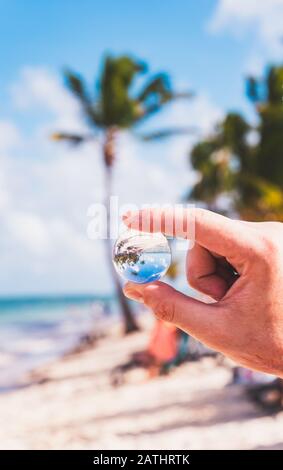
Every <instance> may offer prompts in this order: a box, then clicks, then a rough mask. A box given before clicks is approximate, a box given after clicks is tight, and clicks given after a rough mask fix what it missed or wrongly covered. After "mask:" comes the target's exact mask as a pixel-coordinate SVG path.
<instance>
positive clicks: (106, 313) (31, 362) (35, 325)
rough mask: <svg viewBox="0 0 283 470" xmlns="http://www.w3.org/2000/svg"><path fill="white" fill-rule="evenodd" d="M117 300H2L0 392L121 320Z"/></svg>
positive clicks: (93, 298)
mask: <svg viewBox="0 0 283 470" xmlns="http://www.w3.org/2000/svg"><path fill="white" fill-rule="evenodd" d="M117 314H118V309H117V304H116V302H115V299H114V298H110V297H98V296H97V297H95V296H73V297H70V296H60V297H51V296H50V297H17V298H0V393H1V392H2V393H3V392H6V391H9V390H11V389H14V388H16V387H17V386H19V384H20V383H21V379H22V377H23V376H24V374H25V373H26V372H27V371H29V370H31V369H33V368H34V367H36V366H39V365H41V364H44V363H46V362H48V361H50V360H52V359H55V358H57V357H59V356H61V355H63V354H64V353H66V352H68V351H70V350H71V349H73V348H74V347H75V346H76V345H77V344H78V343H79V340H80V338H81V337H82V336H84V335H86V334H87V333H89V332H91V331H93V332H95V333H97V334H99V330H100V329H102V328H105V322H107V321H109V322H111V323H112V322H113V320H114V318H115V317H116V318H117Z"/></svg>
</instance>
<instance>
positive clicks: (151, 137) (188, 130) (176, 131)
mask: <svg viewBox="0 0 283 470" xmlns="http://www.w3.org/2000/svg"><path fill="white" fill-rule="evenodd" d="M197 132H198V129H197V128H196V127H179V128H178V127H176V128H172V129H161V130H157V131H154V132H149V133H147V134H140V135H139V137H140V139H142V140H143V141H145V142H149V141H156V140H160V139H166V138H168V137H175V136H178V135H188V134H197Z"/></svg>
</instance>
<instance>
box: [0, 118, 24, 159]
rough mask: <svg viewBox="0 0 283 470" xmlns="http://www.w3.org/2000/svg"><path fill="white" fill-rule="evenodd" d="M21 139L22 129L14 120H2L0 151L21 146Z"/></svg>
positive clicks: (0, 121)
mask: <svg viewBox="0 0 283 470" xmlns="http://www.w3.org/2000/svg"><path fill="white" fill-rule="evenodd" d="M21 140H22V139H21V135H20V131H19V129H18V128H17V127H16V126H15V125H14V124H13V123H12V122H10V121H7V120H0V152H5V151H8V150H11V149H12V148H15V147H17V146H19V145H20V143H21Z"/></svg>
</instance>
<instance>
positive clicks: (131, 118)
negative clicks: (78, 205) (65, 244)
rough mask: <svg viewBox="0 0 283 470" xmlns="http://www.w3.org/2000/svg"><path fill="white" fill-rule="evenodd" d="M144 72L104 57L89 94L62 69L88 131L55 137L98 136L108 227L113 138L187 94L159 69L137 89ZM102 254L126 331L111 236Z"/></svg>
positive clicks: (130, 327)
mask: <svg viewBox="0 0 283 470" xmlns="http://www.w3.org/2000/svg"><path fill="white" fill-rule="evenodd" d="M146 71H147V67H146V65H145V64H144V63H142V62H140V61H137V60H134V59H133V58H131V57H129V56H119V57H112V56H107V57H106V58H105V60H104V63H103V67H102V71H101V75H100V77H99V80H98V86H97V89H96V92H95V93H91V92H90V90H89V89H88V87H87V86H86V84H85V81H84V80H83V78H82V77H81V76H80V75H79V74H77V73H74V72H72V71H70V70H67V71H66V72H65V81H66V85H67V87H68V88H69V90H70V91H71V92H72V93H73V95H74V96H75V97H76V98H77V99H78V101H79V103H80V105H81V109H82V111H83V114H84V117H85V120H86V122H87V123H88V126H89V130H90V132H89V133H88V134H86V135H83V134H72V133H66V132H61V131H60V132H56V133H54V134H53V136H52V137H53V139H54V140H59V141H68V142H70V143H71V144H74V145H80V144H83V143H84V142H86V141H89V140H92V139H96V138H97V136H98V135H102V141H103V143H102V157H103V164H104V169H105V205H106V207H107V214H108V216H107V219H108V220H107V227H108V228H107V229H108V230H109V201H110V196H111V190H112V173H113V166H114V163H115V156H116V146H115V141H116V137H117V135H118V133H119V132H120V131H121V130H123V129H133V128H136V127H137V126H138V125H140V124H142V123H143V122H144V121H145V120H146V119H148V118H150V117H151V116H153V115H154V114H156V113H157V112H158V111H160V110H161V109H162V108H163V106H164V105H165V104H167V103H169V102H171V101H172V100H174V99H176V98H184V97H190V96H191V95H192V94H191V93H183V94H181V93H175V92H174V91H173V90H172V87H171V84H170V81H169V78H168V76H167V75H166V74H164V73H158V74H156V75H153V76H150V77H149V78H148V77H147V79H146V80H145V83H144V84H143V86H142V87H141V88H140V89H139V90H138V91H136V90H135V89H134V86H133V85H134V82H135V79H136V78H137V77H139V75H140V74H143V73H145V72H146ZM188 131H190V129H180V128H179V129H163V130H160V131H157V132H153V133H150V134H143V135H140V137H141V138H142V139H143V140H145V141H149V140H153V139H161V138H164V137H170V136H171V135H176V134H179V133H183V132H188ZM106 250H107V258H108V260H109V265H110V269H111V273H112V276H113V281H114V284H115V288H116V292H117V297H118V300H119V303H120V307H121V312H122V314H123V318H124V324H125V333H130V332H133V331H136V330H137V329H138V326H137V323H136V320H135V317H134V316H133V314H132V312H131V309H130V306H129V304H128V302H127V300H126V298H125V297H124V295H123V292H122V288H121V285H120V281H119V278H118V276H117V273H116V271H115V269H114V266H113V263H112V246H111V240H110V237H107V239H106Z"/></svg>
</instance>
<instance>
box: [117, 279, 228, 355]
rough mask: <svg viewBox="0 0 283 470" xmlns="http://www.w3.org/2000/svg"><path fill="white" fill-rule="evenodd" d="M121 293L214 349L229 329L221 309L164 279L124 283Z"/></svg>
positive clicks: (220, 343)
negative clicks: (162, 280)
mask: <svg viewBox="0 0 283 470" xmlns="http://www.w3.org/2000/svg"><path fill="white" fill-rule="evenodd" d="M124 293H125V295H126V296H127V297H129V298H130V299H132V300H137V301H139V302H143V303H144V304H145V305H146V306H147V307H149V308H150V309H151V310H152V311H153V313H154V314H155V315H156V316H157V317H158V318H159V319H161V320H164V321H167V322H170V323H173V324H174V325H176V326H177V327H179V328H181V329H182V330H184V331H186V332H187V333H189V334H190V335H192V336H194V337H195V338H196V339H199V340H200V341H202V342H204V343H206V344H207V345H208V346H210V347H213V348H215V349H217V348H218V346H220V345H222V344H223V341H224V338H225V337H226V336H227V334H228V332H229V326H228V324H227V321H226V315H225V312H224V311H223V308H222V307H221V306H220V305H219V304H217V303H214V304H205V303H204V302H200V301H198V300H195V299H192V298H191V297H188V296H186V295H184V294H182V293H181V292H179V291H177V290H175V289H174V288H173V287H171V286H169V285H168V284H165V283H164V282H154V283H151V284H136V283H131V282H128V283H127V284H126V285H125V287H124Z"/></svg>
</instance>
